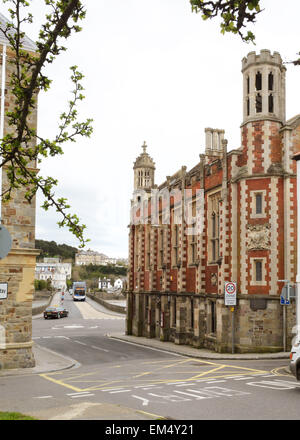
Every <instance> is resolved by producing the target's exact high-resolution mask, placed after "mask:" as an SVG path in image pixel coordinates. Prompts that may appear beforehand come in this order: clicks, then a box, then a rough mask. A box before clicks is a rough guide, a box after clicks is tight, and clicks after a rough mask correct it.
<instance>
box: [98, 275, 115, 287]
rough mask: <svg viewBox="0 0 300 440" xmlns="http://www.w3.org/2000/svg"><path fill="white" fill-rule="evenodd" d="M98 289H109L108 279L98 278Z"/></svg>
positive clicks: (109, 281)
mask: <svg viewBox="0 0 300 440" xmlns="http://www.w3.org/2000/svg"><path fill="white" fill-rule="evenodd" d="M98 288H99V289H100V290H107V289H111V288H112V285H111V280H110V278H106V277H104V278H103V279H101V278H99V283H98Z"/></svg>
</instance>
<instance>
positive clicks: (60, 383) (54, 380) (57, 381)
mask: <svg viewBox="0 0 300 440" xmlns="http://www.w3.org/2000/svg"><path fill="white" fill-rule="evenodd" d="M40 376H41V377H43V378H44V379H47V380H50V382H53V383H56V384H57V385H61V386H63V387H67V388H70V389H71V390H73V391H78V392H80V391H83V390H82V389H80V388H77V387H73V386H72V385H68V384H66V383H64V382H63V381H61V380H57V379H53V377H49V376H47V374H40Z"/></svg>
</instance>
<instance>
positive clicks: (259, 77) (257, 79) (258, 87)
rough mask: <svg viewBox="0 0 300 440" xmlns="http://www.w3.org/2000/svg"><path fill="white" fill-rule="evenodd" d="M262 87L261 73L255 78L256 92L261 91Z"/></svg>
mask: <svg viewBox="0 0 300 440" xmlns="http://www.w3.org/2000/svg"><path fill="white" fill-rule="evenodd" d="M261 85H262V76H261V73H260V72H257V74H256V77H255V87H256V90H261Z"/></svg>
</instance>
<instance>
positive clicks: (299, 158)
mask: <svg viewBox="0 0 300 440" xmlns="http://www.w3.org/2000/svg"><path fill="white" fill-rule="evenodd" d="M292 159H293V160H295V161H296V162H297V275H296V286H297V294H296V326H297V327H296V328H297V330H296V331H297V341H298V338H299V323H300V151H299V152H298V153H296V154H294V156H293V157H292Z"/></svg>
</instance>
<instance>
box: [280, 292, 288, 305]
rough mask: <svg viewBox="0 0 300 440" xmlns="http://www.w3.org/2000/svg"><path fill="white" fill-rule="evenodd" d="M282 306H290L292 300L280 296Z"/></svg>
mask: <svg viewBox="0 0 300 440" xmlns="http://www.w3.org/2000/svg"><path fill="white" fill-rule="evenodd" d="M280 304H281V305H282V306H289V305H290V300H289V299H286V298H285V297H284V296H282V295H280Z"/></svg>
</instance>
